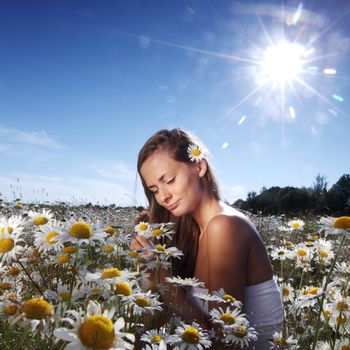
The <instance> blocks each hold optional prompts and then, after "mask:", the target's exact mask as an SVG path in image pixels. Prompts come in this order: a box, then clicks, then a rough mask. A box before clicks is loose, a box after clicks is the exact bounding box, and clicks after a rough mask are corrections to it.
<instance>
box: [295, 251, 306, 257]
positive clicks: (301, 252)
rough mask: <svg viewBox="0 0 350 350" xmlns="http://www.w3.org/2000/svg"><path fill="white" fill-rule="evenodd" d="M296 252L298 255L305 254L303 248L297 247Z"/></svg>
mask: <svg viewBox="0 0 350 350" xmlns="http://www.w3.org/2000/svg"><path fill="white" fill-rule="evenodd" d="M297 254H298V255H299V256H305V255H306V251H305V250H304V249H298V250H297Z"/></svg>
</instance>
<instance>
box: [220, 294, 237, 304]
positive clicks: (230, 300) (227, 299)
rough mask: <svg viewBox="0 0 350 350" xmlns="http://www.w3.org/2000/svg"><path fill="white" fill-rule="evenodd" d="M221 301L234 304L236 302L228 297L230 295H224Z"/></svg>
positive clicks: (231, 297)
mask: <svg viewBox="0 0 350 350" xmlns="http://www.w3.org/2000/svg"><path fill="white" fill-rule="evenodd" d="M222 299H224V300H226V301H229V302H230V303H234V302H235V301H236V299H235V298H234V297H233V296H232V295H230V294H225V295H224V296H223V297H222Z"/></svg>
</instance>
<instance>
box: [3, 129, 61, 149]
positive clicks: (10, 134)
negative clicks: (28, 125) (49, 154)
mask: <svg viewBox="0 0 350 350" xmlns="http://www.w3.org/2000/svg"><path fill="white" fill-rule="evenodd" d="M0 135H1V138H2V139H3V140H5V141H6V142H9V143H14V141H17V143H20V144H29V145H34V146H39V147H46V148H66V146H64V145H62V144H60V143H59V142H57V141H56V140H55V138H54V137H53V136H50V135H48V134H47V133H46V132H45V131H42V130H41V131H22V130H18V129H13V128H3V127H0Z"/></svg>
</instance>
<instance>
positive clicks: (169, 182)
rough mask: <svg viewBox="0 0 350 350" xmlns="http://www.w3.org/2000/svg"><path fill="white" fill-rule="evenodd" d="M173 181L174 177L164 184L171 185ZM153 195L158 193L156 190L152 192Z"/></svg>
mask: <svg viewBox="0 0 350 350" xmlns="http://www.w3.org/2000/svg"><path fill="white" fill-rule="evenodd" d="M174 181H175V177H173V178H172V179H170V180H169V181H168V182H166V184H167V185H168V184H172V183H173V182H174ZM152 193H153V194H157V193H158V190H154V191H152Z"/></svg>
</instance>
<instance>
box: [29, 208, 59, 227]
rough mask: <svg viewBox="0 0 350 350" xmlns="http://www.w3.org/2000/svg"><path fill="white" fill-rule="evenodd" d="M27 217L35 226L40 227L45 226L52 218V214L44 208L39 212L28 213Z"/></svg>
mask: <svg viewBox="0 0 350 350" xmlns="http://www.w3.org/2000/svg"><path fill="white" fill-rule="evenodd" d="M28 216H29V217H30V219H31V222H32V223H33V224H34V225H35V226H40V225H45V224H47V223H48V222H49V221H50V220H51V219H52V218H53V217H54V214H53V213H52V212H51V211H50V210H48V209H45V208H44V209H43V210H41V212H36V211H32V210H31V211H29V213H28Z"/></svg>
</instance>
